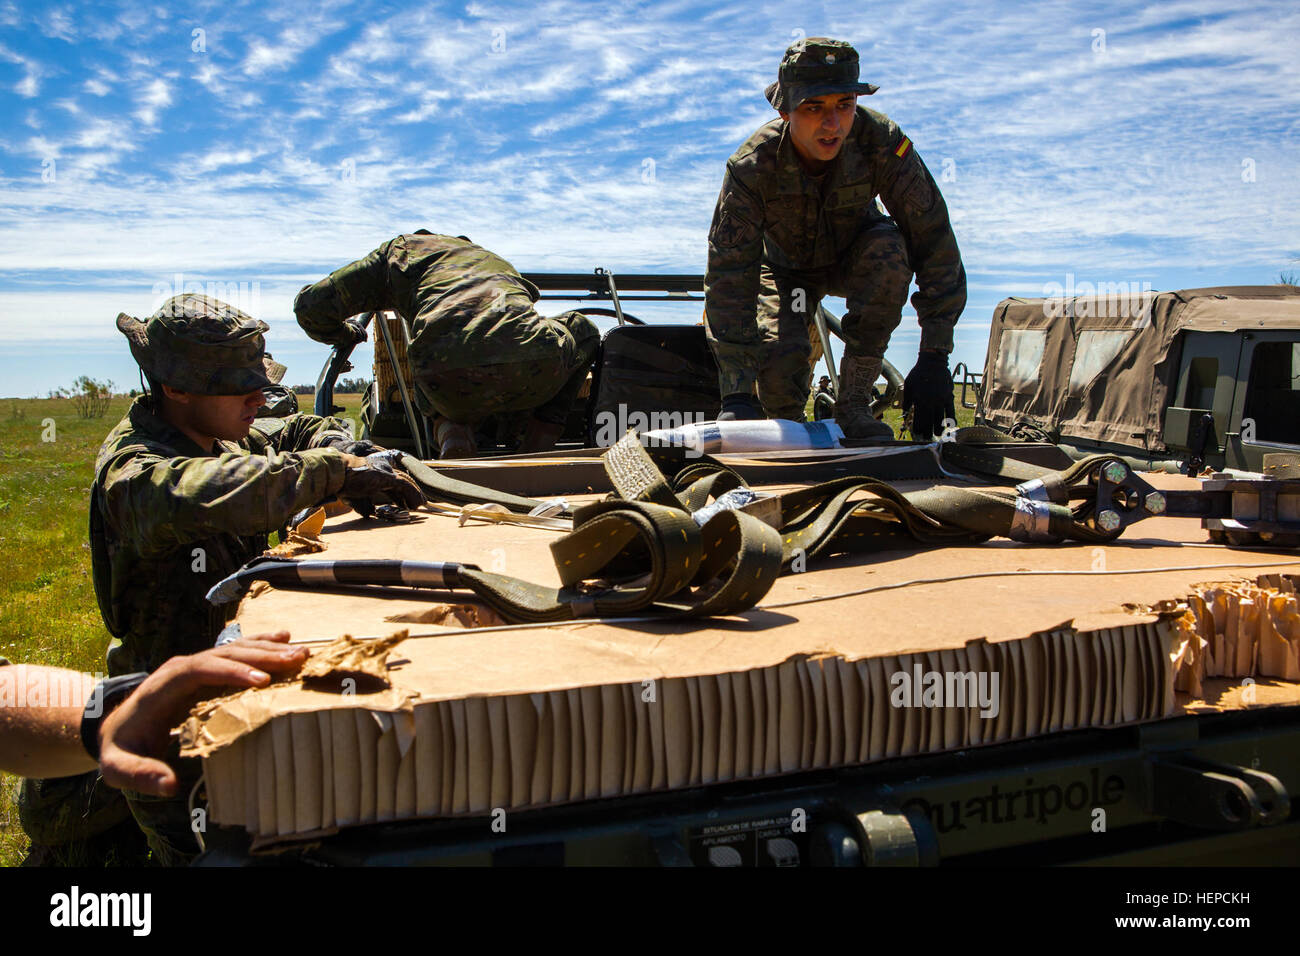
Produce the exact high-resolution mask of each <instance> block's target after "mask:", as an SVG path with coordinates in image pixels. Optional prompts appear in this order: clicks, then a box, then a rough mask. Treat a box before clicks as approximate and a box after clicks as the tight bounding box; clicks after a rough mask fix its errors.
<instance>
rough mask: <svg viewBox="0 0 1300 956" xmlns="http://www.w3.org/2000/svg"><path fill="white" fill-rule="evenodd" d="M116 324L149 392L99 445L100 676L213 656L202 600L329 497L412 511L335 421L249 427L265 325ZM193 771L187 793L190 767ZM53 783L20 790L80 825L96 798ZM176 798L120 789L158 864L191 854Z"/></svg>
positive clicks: (215, 627)
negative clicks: (106, 642)
mask: <svg viewBox="0 0 1300 956" xmlns="http://www.w3.org/2000/svg"><path fill="white" fill-rule="evenodd" d="M117 327H118V329H119V330H120V331H121V332H122V333H123V334H124V335H125V336H126V337H127V339H128V341H129V342H130V347H131V354H132V355H133V356H134V358H135V359H136V361H137V362H138V363H139V365H140V367H141V369H142V370H143V372H144V374H145V377H146V379H147V380H148V382H149V386H150V391H149V394H146V395H145V396H143V397H141V398H138V399H136V401H135V402H134V403H133V404H132V406H131V408H130V410H129V411H128V412H127V415H126V417H125V418H123V419H122V421H121V422H119V423H118V425H117V427H116V428H114V429H113V431H112V432H111V433H110V434H109V436H108V437H107V438H106V439H105V440H104V444H103V446H102V447H101V448H100V452H99V457H98V459H97V461H96V463H95V481H94V484H93V486H92V488H91V501H90V543H91V565H92V572H93V577H94V585H95V596H96V598H97V599H98V601H99V606H100V611H101V613H102V614H103V617H104V623H105V625H106V626H107V627H108V630H109V633H110V634H112V635H113V636H114V637H116V638H118V639H120V641H121V644H120V645H118V646H114V647H113V648H111V649H110V650H109V652H108V672H109V674H110V675H118V674H125V673H131V672H137V671H152V670H153V669H154V668H156V667H158V666H159V665H160V664H162V663H163V662H164V661H165V660H167V659H168V658H170V657H172V656H174V655H177V654H189V653H193V652H196V651H200V650H203V649H204V648H208V647H211V646H212V645H213V643H214V642H215V640H216V638H217V635H218V633H219V632H220V631H221V629H222V628H223V627H224V626H225V624H226V620H227V616H228V615H229V614H230V613H231V611H230V609H218V608H215V607H213V606H212V605H210V604H209V603H208V602H207V600H206V598H205V595H206V593H207V591H208V590H209V589H210V588H211V587H212V586H213V585H214V584H216V583H217V582H218V581H220V580H221V579H222V578H224V577H226V576H227V575H229V574H231V573H233V572H234V571H236V570H238V569H239V568H240V567H241V566H242V565H243V564H244V563H246V562H247V561H248V560H249V559H250V558H253V557H255V556H257V555H258V554H261V553H262V552H263V551H264V550H265V549H266V547H267V536H268V534H269V533H270V532H272V531H277V530H282V529H284V527H285V526H286V524H287V523H288V521H289V519H290V517H291V516H292V515H294V514H295V513H296V512H298V511H300V510H302V509H303V508H306V507H309V506H311V505H315V504H318V503H319V502H321V501H324V500H326V499H328V498H330V497H333V496H339V497H341V498H344V499H345V500H353V501H357V502H360V501H362V500H363V499H364V500H370V499H374V498H380V497H390V498H393V499H394V500H398V501H400V502H401V503H402V504H404V505H406V506H407V507H414V506H416V505H418V504H420V503H422V502H423V500H424V497H423V495H422V494H421V493H420V491H419V488H418V486H416V485H415V484H414V482H412V481H411V480H410V479H409V478H408V477H406V476H404V475H401V474H400V473H397V472H394V471H393V470H392V469H391V466H389V467H385V464H384V462H382V461H378V460H375V459H366V458H362V457H359V456H358V455H356V454H355V452H356V451H359V450H366V451H368V450H369V449H366V448H364V447H359V444H358V443H356V442H354V440H353V437H352V434H351V432H350V430H349V429H348V426H347V425H346V424H345V423H343V422H340V421H338V420H336V419H332V418H318V417H316V416H314V415H292V416H290V417H289V418H287V419H257V418H256V413H257V409H258V408H259V407H260V406H262V405H264V404H265V403H266V396H265V395H264V393H263V391H262V390H263V388H265V387H267V386H270V385H272V384H273V383H275V382H278V381H279V379H280V377H281V376H282V375H283V374H284V367H283V366H281V365H277V364H276V363H274V362H271V361H270V360H269V359H268V358H267V357H266V355H265V353H264V350H263V339H262V333H263V332H264V331H265V330H266V329H267V326H266V325H265V324H264V323H262V322H257V321H255V320H253V319H251V318H249V317H248V316H247V315H245V314H244V313H242V312H240V311H239V310H238V309H234V308H232V307H230V306H229V305H226V304H225V303H222V302H219V301H217V300H214V299H210V298H208V297H206V296H196V295H184V296H176V297H174V298H172V299H170V300H168V301H167V302H166V303H164V304H163V306H162V307H161V308H160V309H159V310H158V312H156V313H155V314H154V315H152V316H150V317H149V319H148V320H147V321H144V322H141V321H140V320H139V319H135V318H132V317H131V316H128V315H125V314H123V315H119V316H118V319H117ZM362 444H365V443H362ZM190 773H191V777H190V780H189V782H190V783H191V784H192V783H193V780H194V779H195V777H196V768H190ZM181 776H182V780H184V778H185V774H184V773H182V774H181ZM51 787H53V784H51V783H47V782H45V781H37V782H34V783H33V784H32V785H31V786H29V787H28V788H27V789H29V790H33V791H34V792H33V793H31V795H30V797H31V799H30V800H29V801H28V803H29V805H30V807H31V809H32V810H33V812H34V813H35V815H36V816H39V817H41V818H43V819H44V820H45V821H46V822H48V821H49V820H50V818H51V817H52V816H56V817H57V816H60V815H63V816H66V815H67V813H68V812H69V810H68V807H69V805H71V807H72V810H71V813H72V814H73V817H72V818H70V819H75V818H78V817H80V816H83V815H84V811H85V807H86V805H88V804H89V805H91V806H93V805H94V803H93V801H94V800H95V799H100V800H102V799H104V797H103V792H104V787H103V785H102V783H101V784H99V785H98V786H96V785H95V784H94V780H93V775H92V778H91V779H90V780H88V781H87V782H86V784H85V785H84V786H83V787H82V788H81V790H80V791H78V793H77V794H73V795H70V796H69V795H64V799H61V800H58V801H53V800H50V799H42V796H43V794H44V793H45V792H46V791H50V790H51ZM187 796H188V790H187V789H185V788H184V787H182V796H181V798H180V799H178V800H171V799H165V798H157V797H149V796H146V795H144V794H135V793H127V794H126V797H127V803H128V804H129V805H130V810H131V813H132V815H133V816H134V817H135V819H136V821H137V822H138V823H139V824H140V827H141V829H143V830H144V831H145V833H146V835H147V836H148V838H149V844H150V847H151V848H152V849H153V853H154V858H155V860H156V861H157V862H161V863H164V864H174V863H179V862H184V861H186V860H187V859H188V857H189V856H190V855H191V854H193V853H194V852H196V851H197V847H196V845H195V842H194V839H193V834H192V833H191V831H190V828H189V817H188V813H187V811H186V806H185V797H187ZM38 804H39V805H40V806H39V811H40V812H39V813H36V810H37V806H36V805H38ZM100 812H104V811H102V810H101V811H100ZM28 815H30V814H28ZM24 822H25V824H27V822H28V821H27V820H26V819H25V821H24ZM65 822H67V821H65ZM29 833H32V835H33V839H34V841H35V840H36V839H37V837H39V838H40V840H39V841H40V842H59V841H57V840H56V838H57V836H58V834H59V828H58V827H57V826H53V825H50V826H42V824H41V820H37V819H33V820H32V821H31V825H30V827H29Z"/></svg>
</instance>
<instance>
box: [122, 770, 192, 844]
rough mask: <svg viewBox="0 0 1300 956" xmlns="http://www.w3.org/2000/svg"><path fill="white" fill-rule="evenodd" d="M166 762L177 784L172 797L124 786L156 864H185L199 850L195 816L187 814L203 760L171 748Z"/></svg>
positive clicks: (124, 791) (127, 801)
mask: <svg viewBox="0 0 1300 956" xmlns="http://www.w3.org/2000/svg"><path fill="white" fill-rule="evenodd" d="M168 762H169V763H170V764H171V765H172V768H173V769H174V770H175V771H176V776H177V778H178V779H179V780H180V787H179V788H178V789H177V791H176V796H174V797H154V796H150V795H149V794H147V793H136V792H135V791H133V790H123V791H122V793H123V795H124V796H125V797H126V803H127V806H129V807H130V808H131V815H132V816H133V817H135V822H136V823H137V824H138V825H139V827H140V829H141V830H142V831H143V832H144V835H145V837H146V839H148V841H149V849H150V851H151V852H152V854H153V855H152V857H151V858H150V861H151V862H152V863H153V864H155V865H156V866H187V865H188V864H189V863H190V862H191V861H192V860H193V859H194V858H195V857H196V856H198V853H199V844H198V840H196V839H195V837H194V820H192V819H191V817H190V809H189V797H190V791H191V790H193V789H194V785H195V784H196V783H198V780H199V777H201V776H202V775H203V762H202V761H201V760H199V759H198V758H197V757H188V758H185V759H183V760H182V759H180V758H179V757H177V756H176V754H175V748H174V746H173V752H172V753H171V754H170V756H169V758H168Z"/></svg>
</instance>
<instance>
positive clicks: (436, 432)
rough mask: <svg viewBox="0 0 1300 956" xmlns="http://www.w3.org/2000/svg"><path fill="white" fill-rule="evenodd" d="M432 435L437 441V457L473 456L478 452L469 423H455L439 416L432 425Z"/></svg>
mask: <svg viewBox="0 0 1300 956" xmlns="http://www.w3.org/2000/svg"><path fill="white" fill-rule="evenodd" d="M433 437H434V441H436V442H437V443H438V457H439V458H473V457H474V456H475V455H477V454H478V445H477V444H476V443H475V441H474V429H473V427H472V426H470V425H457V424H456V423H455V422H453V421H450V420H448V419H446V418H441V417H439V419H438V421H437V423H436V424H435V425H434V429H433Z"/></svg>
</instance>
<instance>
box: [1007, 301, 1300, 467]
mask: <svg viewBox="0 0 1300 956" xmlns="http://www.w3.org/2000/svg"><path fill="white" fill-rule="evenodd" d="M1260 328H1264V329H1268V328H1290V329H1296V328H1300V289H1297V288H1295V287H1292V286H1233V287H1223V288H1208V289H1186V290H1182V291H1179V292H1159V293H1157V292H1136V293H1133V294H1131V295H1130V294H1127V293H1123V294H1120V293H1113V294H1112V293H1106V294H1101V293H1099V294H1096V295H1091V296H1076V297H1074V298H1054V299H1019V298H1011V299H1004V300H1003V301H1002V302H1000V303H999V304H998V306H997V308H996V309H995V310H994V312H993V324H992V328H991V329H990V332H989V349H988V355H987V357H986V359H985V365H984V414H985V417H986V418H987V419H988V421H989V423H990V424H993V425H995V426H997V427H999V428H1009V427H1011V426H1012V425H1013V424H1015V423H1016V422H1017V421H1018V420H1020V419H1022V418H1028V419H1029V420H1031V421H1032V422H1033V423H1034V424H1036V425H1039V426H1040V427H1043V428H1046V429H1048V430H1055V431H1058V432H1059V434H1060V437H1061V440H1062V441H1066V442H1068V441H1070V440H1071V439H1084V440H1088V441H1095V442H1111V443H1115V444H1120V445H1129V446H1136V447H1141V448H1145V449H1147V450H1148V451H1151V452H1164V451H1166V449H1165V446H1164V443H1163V441H1162V440H1161V430H1162V423H1163V414H1164V409H1165V408H1166V407H1167V406H1169V405H1173V404H1177V402H1176V401H1172V400H1171V392H1172V390H1173V389H1174V388H1175V387H1176V386H1177V377H1178V371H1179V370H1178V362H1179V357H1180V354H1181V353H1180V343H1179V342H1178V341H1177V336H1178V333H1180V332H1182V331H1200V332H1238V331H1241V330H1245V329H1260Z"/></svg>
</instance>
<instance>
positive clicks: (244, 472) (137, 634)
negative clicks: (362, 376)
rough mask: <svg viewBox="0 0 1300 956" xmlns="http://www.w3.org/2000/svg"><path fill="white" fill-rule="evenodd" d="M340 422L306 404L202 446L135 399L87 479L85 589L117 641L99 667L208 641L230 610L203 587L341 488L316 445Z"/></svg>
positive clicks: (149, 659) (337, 461) (149, 664)
mask: <svg viewBox="0 0 1300 956" xmlns="http://www.w3.org/2000/svg"><path fill="white" fill-rule="evenodd" d="M268 426H269V427H268ZM267 432H271V434H270V435H268V434H267ZM340 432H343V433H345V434H349V433H348V432H347V430H346V426H345V425H344V424H343V423H342V422H339V421H337V420H336V419H332V418H317V417H316V416H314V415H293V416H291V417H289V418H287V419H258V420H257V421H256V423H255V424H254V426H253V430H252V431H250V432H249V434H248V437H247V438H245V439H244V440H243V441H241V442H238V443H236V442H228V441H219V442H217V448H216V449H209V450H206V451H205V450H204V449H202V448H200V447H199V446H198V445H196V444H195V443H194V442H193V441H192V440H191V439H190V438H189V437H188V436H186V435H185V434H183V433H182V432H181V431H179V430H178V429H176V428H174V427H173V426H171V425H169V424H168V423H167V422H165V421H164V420H163V419H162V418H161V417H159V416H158V415H156V414H155V413H154V412H153V410H152V408H151V407H150V406H149V405H148V404H146V402H145V400H144V399H136V401H135V403H134V404H133V405H132V406H131V408H130V410H129V411H128V412H127V414H126V417H125V418H123V419H122V421H121V422H119V423H118V425H117V427H116V428H114V429H113V431H112V432H110V433H109V436H108V437H107V438H106V439H105V440H104V444H103V446H102V447H101V448H100V450H99V457H98V459H97V461H96V463H95V482H94V485H93V486H92V487H91V501H90V540H91V562H92V569H93V573H94V583H95V594H96V597H97V598H98V599H99V605H100V611H101V612H102V613H103V616H104V623H105V624H106V625H107V627H108V630H109V632H110V633H111V634H113V636H114V637H118V638H120V639H121V641H122V644H121V646H120V647H114V648H112V649H111V650H110V651H109V654H108V670H109V673H110V674H127V673H131V672H134V671H151V670H153V669H154V668H155V667H157V666H158V665H159V664H161V663H162V662H163V661H165V660H166V659H167V658H169V657H171V656H173V655H176V654H191V653H194V652H195V651H199V650H203V649H204V648H208V647H211V646H212V645H213V643H214V641H215V640H216V636H217V634H218V633H219V632H220V630H221V628H222V627H224V626H225V623H226V619H227V614H228V613H231V612H228V611H227V610H226V609H219V608H215V607H213V606H212V605H210V604H209V603H208V602H207V600H206V598H205V595H206V593H207V591H208V589H209V588H211V587H212V585H214V584H216V583H217V582H218V581H220V580H221V579H222V578H224V577H225V576H227V575H228V574H230V573H232V572H233V571H235V570H237V569H238V568H239V567H240V566H241V565H243V564H244V563H245V562H246V561H248V560H249V559H250V558H252V557H255V556H256V555H258V554H260V553H261V552H262V551H263V550H265V549H266V546H267V535H268V534H269V533H270V532H272V531H276V530H278V529H280V528H282V527H283V526H284V525H285V524H286V523H287V521H288V519H289V518H290V517H292V516H293V514H294V513H295V512H297V511H299V510H301V509H303V508H306V507H308V506H310V505H313V504H316V503H317V502H319V501H322V500H324V499H325V498H328V497H330V496H331V495H333V494H336V493H337V492H338V491H339V489H340V488H342V486H343V477H344V468H345V466H344V460H343V457H342V456H341V455H340V454H338V452H336V451H333V450H331V449H325V448H318V447H316V446H318V445H320V443H321V442H322V441H324V440H325V439H326V438H327V437H329V436H331V435H334V434H337V433H340Z"/></svg>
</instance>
